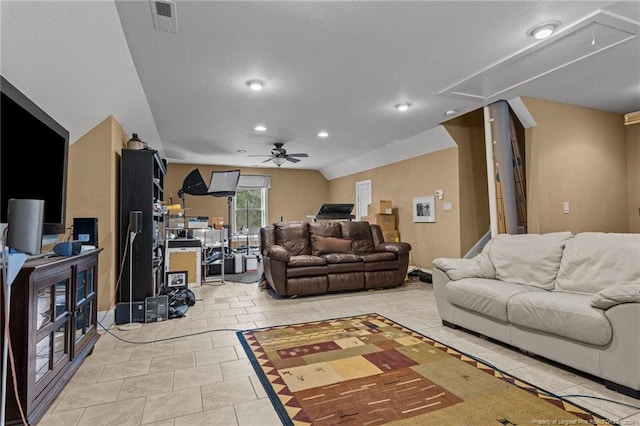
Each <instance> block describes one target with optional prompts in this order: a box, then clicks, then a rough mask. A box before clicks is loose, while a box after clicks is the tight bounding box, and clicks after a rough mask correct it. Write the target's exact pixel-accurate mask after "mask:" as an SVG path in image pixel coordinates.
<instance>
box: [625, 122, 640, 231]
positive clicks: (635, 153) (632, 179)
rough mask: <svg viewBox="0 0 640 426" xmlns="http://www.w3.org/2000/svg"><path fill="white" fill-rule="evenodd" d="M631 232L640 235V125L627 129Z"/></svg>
mask: <svg viewBox="0 0 640 426" xmlns="http://www.w3.org/2000/svg"><path fill="white" fill-rule="evenodd" d="M625 143H626V147H627V175H628V181H627V185H628V192H629V194H628V206H629V232H635V233H640V124H635V125H633V126H626V127H625Z"/></svg>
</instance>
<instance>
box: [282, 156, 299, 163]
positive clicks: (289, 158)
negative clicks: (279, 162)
mask: <svg viewBox="0 0 640 426" xmlns="http://www.w3.org/2000/svg"><path fill="white" fill-rule="evenodd" d="M285 158H286V159H287V161H291V162H292V163H297V162H298V161H300V160H298V159H297V158H291V156H290V155H287V156H286V157H285Z"/></svg>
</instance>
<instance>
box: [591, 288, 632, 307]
mask: <svg viewBox="0 0 640 426" xmlns="http://www.w3.org/2000/svg"><path fill="white" fill-rule="evenodd" d="M621 303H640V284H628V285H621V286H615V287H609V288H605V289H603V290H600V291H599V292H597V293H596V294H594V295H593V297H591V306H593V307H594V308H599V309H609V308H611V307H612V306H616V305H619V304H621Z"/></svg>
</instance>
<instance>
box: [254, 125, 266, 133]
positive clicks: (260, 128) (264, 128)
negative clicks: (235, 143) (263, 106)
mask: <svg viewBox="0 0 640 426" xmlns="http://www.w3.org/2000/svg"><path fill="white" fill-rule="evenodd" d="M253 130H255V131H256V132H264V131H266V130H267V128H266V127H264V126H263V125H261V124H258V125H257V126H256V127H254V128H253Z"/></svg>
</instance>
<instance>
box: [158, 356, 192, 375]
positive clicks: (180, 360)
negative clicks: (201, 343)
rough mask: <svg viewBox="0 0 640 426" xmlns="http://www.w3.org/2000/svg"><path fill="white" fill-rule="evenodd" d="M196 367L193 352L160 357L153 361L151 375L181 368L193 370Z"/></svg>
mask: <svg viewBox="0 0 640 426" xmlns="http://www.w3.org/2000/svg"><path fill="white" fill-rule="evenodd" d="M195 366H196V361H195V355H194V354H193V352H184V353H180V354H176V355H168V356H159V357H156V358H153V359H152V360H151V367H150V368H149V373H159V372H162V371H174V370H178V369H181V368H191V367H195Z"/></svg>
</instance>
